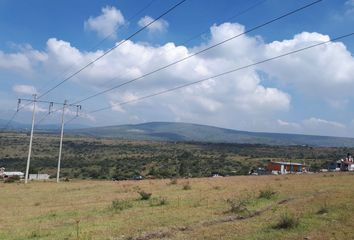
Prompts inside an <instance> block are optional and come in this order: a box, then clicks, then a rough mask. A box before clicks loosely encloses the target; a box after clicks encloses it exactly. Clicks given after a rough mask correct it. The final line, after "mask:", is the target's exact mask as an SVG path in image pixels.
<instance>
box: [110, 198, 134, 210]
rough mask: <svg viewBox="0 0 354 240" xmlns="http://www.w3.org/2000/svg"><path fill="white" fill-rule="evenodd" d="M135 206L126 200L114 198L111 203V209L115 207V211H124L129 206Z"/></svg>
mask: <svg viewBox="0 0 354 240" xmlns="http://www.w3.org/2000/svg"><path fill="white" fill-rule="evenodd" d="M131 207H133V205H132V204H131V203H130V202H129V201H126V200H113V201H112V204H111V209H113V210H114V211H116V212H117V211H122V210H124V209H127V208H131Z"/></svg>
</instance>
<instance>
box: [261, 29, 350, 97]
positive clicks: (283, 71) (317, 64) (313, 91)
mask: <svg viewBox="0 0 354 240" xmlns="http://www.w3.org/2000/svg"><path fill="white" fill-rule="evenodd" d="M329 39H330V38H329V36H326V35H322V34H319V33H308V32H303V33H300V34H297V35H295V36H294V38H293V39H290V40H283V41H274V42H272V43H270V44H267V45H266V46H265V56H266V57H272V56H276V55H280V54H283V53H286V52H290V51H293V50H296V49H299V48H303V47H306V46H309V45H313V44H316V43H321V42H324V41H328V40H329ZM261 69H262V70H264V71H265V72H266V73H268V74H269V75H271V76H272V77H274V78H275V79H277V80H279V81H280V82H282V83H285V84H289V85H291V86H293V87H295V89H297V90H299V91H301V92H302V93H305V94H307V95H308V96H310V97H311V96H312V97H314V98H318V97H321V98H323V97H324V96H325V97H327V98H328V97H331V98H332V99H335V98H336V97H337V96H342V95H343V94H344V95H350V90H349V89H351V88H353V87H354V78H353V77H352V76H353V75H354V58H353V57H352V55H351V53H350V52H349V51H348V50H347V48H346V47H345V45H344V44H343V43H341V42H331V43H328V44H326V45H322V46H320V47H316V48H313V49H311V50H307V51H304V52H301V53H298V54H294V55H291V56H287V57H284V58H282V59H279V60H276V61H273V62H271V63H268V64H265V65H263V66H262V67H261Z"/></svg>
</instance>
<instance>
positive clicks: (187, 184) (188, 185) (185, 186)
mask: <svg viewBox="0 0 354 240" xmlns="http://www.w3.org/2000/svg"><path fill="white" fill-rule="evenodd" d="M182 189H183V190H191V189H192V186H191V185H190V184H189V182H187V183H185V184H183V188H182Z"/></svg>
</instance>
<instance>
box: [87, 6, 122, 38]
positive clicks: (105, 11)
mask: <svg viewBox="0 0 354 240" xmlns="http://www.w3.org/2000/svg"><path fill="white" fill-rule="evenodd" d="M101 11H102V14H101V15H99V16H97V17H90V18H89V19H88V20H87V21H85V23H84V27H85V29H86V30H91V31H94V32H96V33H97V34H98V35H99V36H100V37H103V38H104V37H107V36H109V35H111V37H113V38H114V37H116V35H117V30H118V28H119V27H120V26H122V25H124V23H125V20H124V17H123V14H122V13H121V11H120V10H118V9H116V8H115V7H110V6H106V7H104V8H102V9H101Z"/></svg>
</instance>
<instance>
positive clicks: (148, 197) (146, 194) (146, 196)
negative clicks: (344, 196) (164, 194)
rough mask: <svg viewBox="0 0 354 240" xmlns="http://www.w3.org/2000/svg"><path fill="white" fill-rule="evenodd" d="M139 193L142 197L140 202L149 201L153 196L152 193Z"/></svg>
mask: <svg viewBox="0 0 354 240" xmlns="http://www.w3.org/2000/svg"><path fill="white" fill-rule="evenodd" d="M138 193H139V195H140V200H149V199H150V197H151V195H152V193H147V192H145V191H139V192H138Z"/></svg>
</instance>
